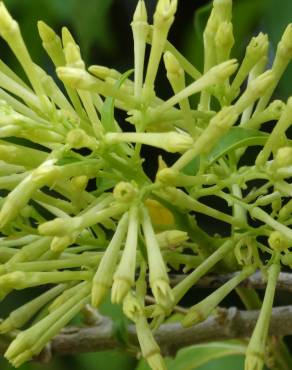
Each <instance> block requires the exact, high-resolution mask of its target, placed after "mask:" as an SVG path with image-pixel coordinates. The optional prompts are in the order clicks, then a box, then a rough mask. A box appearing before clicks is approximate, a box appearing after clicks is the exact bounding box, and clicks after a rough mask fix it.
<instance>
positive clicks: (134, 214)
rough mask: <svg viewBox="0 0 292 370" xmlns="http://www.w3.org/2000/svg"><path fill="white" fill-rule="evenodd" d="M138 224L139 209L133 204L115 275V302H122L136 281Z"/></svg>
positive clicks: (113, 298) (113, 289)
mask: <svg viewBox="0 0 292 370" xmlns="http://www.w3.org/2000/svg"><path fill="white" fill-rule="evenodd" d="M138 226H139V218H138V209H137V207H135V206H133V207H132V208H131V209H130V213H129V226H128V233H127V239H126V243H125V248H124V251H123V254H122V258H121V260H120V263H119V266H118V268H117V270H116V272H115V275H114V283H113V287H112V302H113V303H122V301H123V299H124V298H125V296H126V294H127V293H128V291H129V290H130V288H131V287H132V285H133V284H134V281H135V270H136V253H137V240H138Z"/></svg>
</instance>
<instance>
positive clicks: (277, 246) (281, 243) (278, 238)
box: [268, 231, 290, 252]
mask: <svg viewBox="0 0 292 370" xmlns="http://www.w3.org/2000/svg"><path fill="white" fill-rule="evenodd" d="M268 243H269V246H270V247H271V248H272V249H273V250H275V251H279V252H283V251H286V250H287V249H288V248H289V247H290V245H289V242H288V240H287V238H285V236H284V235H283V234H282V233H280V232H279V231H273V232H272V233H271V235H270V236H269V239H268Z"/></svg>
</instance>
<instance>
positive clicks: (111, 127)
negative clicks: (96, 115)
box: [101, 69, 134, 132]
mask: <svg viewBox="0 0 292 370" xmlns="http://www.w3.org/2000/svg"><path fill="white" fill-rule="evenodd" d="M133 71H134V70H133V69H130V70H128V71H126V72H125V73H123V74H122V75H121V77H120V79H119V80H118V81H117V82H116V85H115V88H116V89H117V90H118V89H119V88H120V87H121V86H122V84H123V83H124V82H125V81H126V79H127V78H128V77H129V76H130V75H131V74H132V73H133ZM114 105H115V98H113V97H111V96H109V97H107V98H106V99H105V101H104V103H103V106H102V111H101V123H102V125H103V127H104V129H105V130H106V131H111V132H117V131H121V129H120V127H119V126H118V125H117V124H116V123H115V117H114Z"/></svg>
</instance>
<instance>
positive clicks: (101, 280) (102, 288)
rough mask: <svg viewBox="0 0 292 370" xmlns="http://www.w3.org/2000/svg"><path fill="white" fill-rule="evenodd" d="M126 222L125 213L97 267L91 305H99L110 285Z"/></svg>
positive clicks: (126, 215)
mask: <svg viewBox="0 0 292 370" xmlns="http://www.w3.org/2000/svg"><path fill="white" fill-rule="evenodd" d="M127 224H128V214H127V213H126V214H125V215H124V216H123V217H122V218H121V220H120V222H119V224H118V227H117V229H116V231H115V234H114V236H113V238H112V239H111V242H110V244H109V245H108V247H107V249H106V251H105V253H104V255H103V257H102V260H101V261H100V264H99V266H98V268H97V271H96V274H95V276H94V279H93V285H92V292H91V302H92V305H93V307H96V308H97V307H98V306H99V305H100V303H101V302H102V300H103V298H104V297H105V295H106V293H107V291H108V289H109V288H110V287H111V285H112V281H113V275H114V271H115V268H116V264H117V260H118V257H119V250H120V248H121V245H122V242H123V239H124V237H125V234H126V228H127Z"/></svg>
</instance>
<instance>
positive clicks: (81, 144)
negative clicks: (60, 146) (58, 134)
mask: <svg viewBox="0 0 292 370" xmlns="http://www.w3.org/2000/svg"><path fill="white" fill-rule="evenodd" d="M66 142H67V144H69V145H70V147H71V148H74V149H81V148H89V149H91V150H95V149H97V148H98V142H97V141H96V139H94V138H93V137H90V136H88V135H87V133H86V132H85V131H84V130H82V129H74V130H71V131H69V133H68V135H67V137H66Z"/></svg>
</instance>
